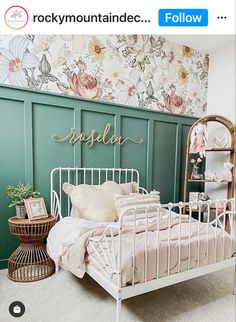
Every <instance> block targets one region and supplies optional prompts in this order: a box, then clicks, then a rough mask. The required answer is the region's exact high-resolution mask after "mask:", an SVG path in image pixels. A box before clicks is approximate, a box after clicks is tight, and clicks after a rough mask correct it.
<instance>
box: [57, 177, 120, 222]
mask: <svg viewBox="0 0 236 322" xmlns="http://www.w3.org/2000/svg"><path fill="white" fill-rule="evenodd" d="M63 190H64V191H65V193H67V194H68V195H69V196H70V198H71V203H72V208H73V211H74V208H75V209H76V210H77V211H78V213H79V216H80V217H81V218H84V219H88V220H93V221H115V220H116V219H117V211H116V207H115V202H114V198H113V195H115V194H118V195H119V194H122V189H121V187H119V185H118V184H117V183H115V182H113V181H106V182H104V183H103V184H102V185H100V186H95V185H94V186H92V185H87V184H80V185H78V186H74V185H72V184H70V183H64V184H63ZM74 212H75V211H74Z"/></svg>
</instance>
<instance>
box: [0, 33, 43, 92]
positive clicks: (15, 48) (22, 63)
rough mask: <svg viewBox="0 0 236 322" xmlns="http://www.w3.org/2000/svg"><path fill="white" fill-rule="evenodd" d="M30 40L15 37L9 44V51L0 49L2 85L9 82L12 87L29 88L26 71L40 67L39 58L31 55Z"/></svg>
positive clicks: (0, 79)
mask: <svg viewBox="0 0 236 322" xmlns="http://www.w3.org/2000/svg"><path fill="white" fill-rule="evenodd" d="M28 45H29V40H28V39H26V38H23V37H21V36H16V37H14V38H13V39H12V40H11V41H10V43H9V49H5V48H0V83H5V82H6V81H9V83H10V84H11V85H15V86H27V80H26V77H25V73H24V70H25V69H34V68H36V67H37V66H38V63H39V60H38V58H37V56H35V55H33V54H31V53H29V52H28V51H27V47H28Z"/></svg>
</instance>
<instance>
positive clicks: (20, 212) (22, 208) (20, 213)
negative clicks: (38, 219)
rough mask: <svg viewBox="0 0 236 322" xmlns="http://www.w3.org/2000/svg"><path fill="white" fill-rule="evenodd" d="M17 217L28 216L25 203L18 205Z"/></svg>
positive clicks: (23, 217)
mask: <svg viewBox="0 0 236 322" xmlns="http://www.w3.org/2000/svg"><path fill="white" fill-rule="evenodd" d="M16 217H17V218H19V219H25V217H26V209H25V205H22V206H16Z"/></svg>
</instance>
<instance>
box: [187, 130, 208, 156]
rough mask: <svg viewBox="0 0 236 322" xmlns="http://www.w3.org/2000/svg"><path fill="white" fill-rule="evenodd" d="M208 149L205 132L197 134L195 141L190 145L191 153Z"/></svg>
mask: <svg viewBox="0 0 236 322" xmlns="http://www.w3.org/2000/svg"><path fill="white" fill-rule="evenodd" d="M205 150H206V144H205V141H204V136H203V134H197V135H196V137H195V138H194V142H193V144H192V145H191V147H190V151H189V152H190V153H198V152H203V151H205Z"/></svg>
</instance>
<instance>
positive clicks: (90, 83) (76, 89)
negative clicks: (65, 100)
mask: <svg viewBox="0 0 236 322" xmlns="http://www.w3.org/2000/svg"><path fill="white" fill-rule="evenodd" d="M69 87H70V88H69V90H68V94H71V95H78V96H82V97H84V98H88V99H99V98H100V97H101V96H102V89H101V86H100V84H99V82H98V81H97V79H96V78H94V77H93V76H92V75H89V74H87V73H78V74H75V73H74V74H73V76H72V77H71V78H70V79H69Z"/></svg>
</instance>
